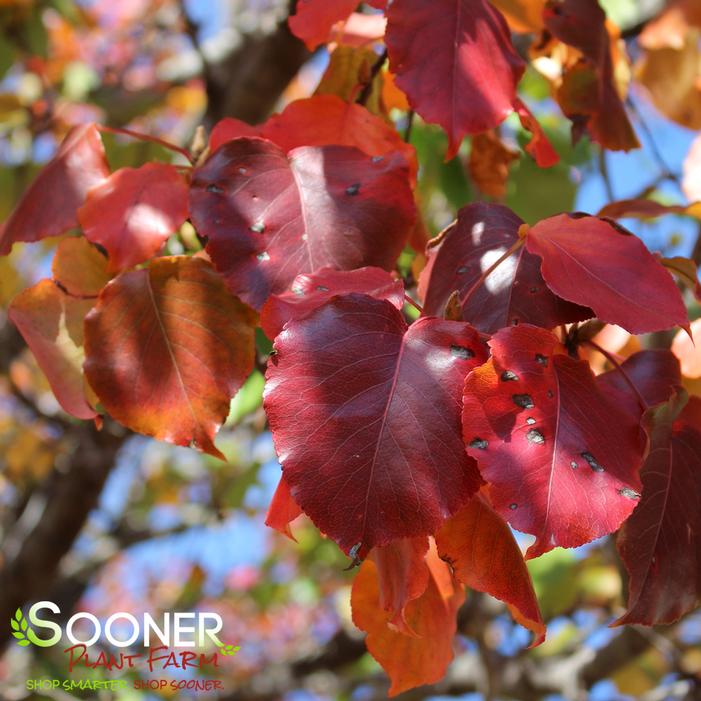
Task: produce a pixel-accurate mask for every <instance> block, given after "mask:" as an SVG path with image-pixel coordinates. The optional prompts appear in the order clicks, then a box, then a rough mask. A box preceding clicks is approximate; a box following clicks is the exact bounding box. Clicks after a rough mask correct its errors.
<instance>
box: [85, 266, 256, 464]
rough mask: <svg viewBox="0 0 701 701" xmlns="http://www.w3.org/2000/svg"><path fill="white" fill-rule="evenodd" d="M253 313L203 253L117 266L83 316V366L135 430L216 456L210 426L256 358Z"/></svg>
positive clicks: (112, 409) (220, 418)
mask: <svg viewBox="0 0 701 701" xmlns="http://www.w3.org/2000/svg"><path fill="white" fill-rule="evenodd" d="M255 321H256V318H255V314H254V313H253V312H252V311H251V310H250V309H249V308H248V307H246V306H244V305H243V304H241V303H240V302H239V301H238V300H236V299H234V298H233V297H231V295H229V293H228V292H227V291H226V288H225V287H224V284H223V282H222V280H221V278H220V277H219V276H218V275H217V274H216V273H215V272H214V271H213V270H212V268H211V267H210V265H209V264H208V263H207V262H206V261H204V260H202V259H201V258H187V257H184V256H182V257H169V258H157V259H155V260H153V261H152V262H151V264H150V265H149V267H148V268H145V269H142V270H135V271H131V272H127V273H122V274H121V275H119V276H117V277H116V278H115V279H114V280H112V282H110V283H109V284H108V285H107V287H105V289H104V290H103V291H102V293H101V294H100V297H99V299H98V302H97V305H96V307H95V309H93V311H92V312H91V313H90V314H89V315H88V316H87V318H86V319H85V356H86V360H85V373H86V376H87V378H88V381H89V382H90V385H91V386H92V388H93V389H94V390H95V392H96V393H97V395H98V397H99V398H100V401H101V402H102V404H103V405H104V406H105V409H106V410H107V411H108V412H109V414H111V415H112V416H113V417H114V419H115V420H117V421H119V422H120V423H122V424H124V425H125V426H127V427H128V428H130V429H132V430H133V431H138V432H139V433H144V434H146V435H148V436H153V437H154V438H158V439H159V440H165V441H168V442H169V443H175V444H176V445H190V444H191V443H193V444H194V445H195V446H196V447H197V448H200V449H201V450H203V451H205V452H207V453H209V454H211V455H215V456H217V457H222V458H223V456H222V454H221V453H220V452H219V450H217V448H216V447H215V446H214V443H213V442H212V441H213V438H214V434H215V433H216V431H217V430H218V429H219V427H220V426H221V424H222V423H223V422H224V419H226V416H227V414H228V412H229V400H230V398H231V397H232V395H233V394H234V393H235V392H236V391H237V390H238V389H239V387H240V386H241V385H242V384H243V381H244V380H245V379H246V377H247V375H248V374H249V373H250V371H251V369H252V367H253V353H254V334H253V327H254V326H255Z"/></svg>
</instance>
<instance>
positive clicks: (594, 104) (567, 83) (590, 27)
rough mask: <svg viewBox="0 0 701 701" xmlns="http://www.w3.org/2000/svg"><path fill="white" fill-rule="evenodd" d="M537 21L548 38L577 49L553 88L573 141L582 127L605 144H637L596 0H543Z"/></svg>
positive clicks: (617, 146)
mask: <svg viewBox="0 0 701 701" xmlns="http://www.w3.org/2000/svg"><path fill="white" fill-rule="evenodd" d="M543 20H544V22H545V26H546V28H547V29H548V30H549V32H550V33H551V34H552V35H553V36H554V37H556V38H557V39H559V40H560V41H562V42H564V43H565V44H569V45H570V46H573V47H574V48H576V49H578V50H579V51H581V53H582V59H581V61H579V62H578V63H577V64H576V65H575V66H574V67H573V68H572V69H571V70H569V71H567V72H566V73H565V75H564V77H563V84H562V86H561V88H560V90H559V92H558V99H559V102H560V104H561V106H562V109H563V111H564V112H565V114H566V115H567V116H568V117H569V118H570V119H571V120H572V121H573V135H574V137H575V140H576V139H577V138H578V136H579V135H580V134H581V131H582V129H586V131H588V132H589V134H590V135H591V137H592V139H593V140H594V141H596V142H598V143H599V144H601V145H602V146H604V147H605V148H608V149H611V150H614V151H620V150H624V151H628V150H630V149H633V148H638V147H639V146H640V144H639V143H638V139H637V138H636V136H635V132H634V131H633V127H632V126H631V124H630V121H629V120H628V115H627V114H626V111H625V108H624V107H623V102H622V101H621V98H620V96H619V94H618V90H617V88H616V84H615V79H614V70H613V60H612V58H611V48H610V42H611V38H610V37H609V33H608V30H607V29H606V13H605V12H604V11H603V10H602V9H601V7H600V6H599V3H598V2H597V0H549V1H548V2H547V4H546V7H545V9H544V11H543Z"/></svg>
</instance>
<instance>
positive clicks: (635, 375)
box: [596, 349, 682, 420]
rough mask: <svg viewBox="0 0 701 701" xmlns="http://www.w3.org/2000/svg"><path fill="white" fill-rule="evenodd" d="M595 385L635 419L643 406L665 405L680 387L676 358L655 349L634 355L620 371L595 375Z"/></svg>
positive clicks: (663, 350)
mask: <svg viewBox="0 0 701 701" xmlns="http://www.w3.org/2000/svg"><path fill="white" fill-rule="evenodd" d="M623 373H625V376H624V375H623ZM626 377H627V378H628V380H629V381H630V382H628V381H626ZM596 382H597V384H598V385H599V387H600V388H601V390H602V391H603V392H608V393H610V396H611V399H613V400H614V401H615V402H616V403H617V404H618V406H620V407H622V408H623V407H624V408H626V409H627V410H628V411H629V412H630V413H631V415H633V416H634V417H635V418H636V419H637V420H639V419H640V418H641V417H642V414H643V412H644V411H645V409H646V407H651V406H654V405H655V404H661V403H662V402H666V401H667V400H668V399H669V398H670V397H671V396H672V394H673V393H674V390H675V388H676V387H677V386H679V385H681V382H682V378H681V371H680V369H679V361H678V360H677V358H676V356H675V355H674V354H673V353H672V352H671V351H669V350H666V349H658V350H644V351H639V352H638V353H634V354H633V355H631V356H630V357H629V358H626V360H625V362H623V363H621V369H620V370H619V369H617V368H614V369H612V370H609V371H608V372H605V373H603V374H601V375H599V376H598V377H597V378H596ZM631 384H632V385H634V386H635V390H634V389H633V388H632V387H631Z"/></svg>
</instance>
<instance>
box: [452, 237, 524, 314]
mask: <svg viewBox="0 0 701 701" xmlns="http://www.w3.org/2000/svg"><path fill="white" fill-rule="evenodd" d="M524 243H525V239H523V238H521V237H519V238H518V239H517V240H516V241H514V243H513V245H512V246H510V247H509V248H508V249H507V250H506V251H504V253H502V255H500V256H499V258H497V259H496V260H495V261H494V262H493V263H492V264H491V265H490V266H489V267H488V268H487V269H486V270H485V271H484V272H483V273H482V274H481V275H480V276H479V278H477V280H476V281H475V283H474V285H472V287H470V289H469V290H468V291H467V292H466V293H465V295H464V297H463V298H462V299H461V300H460V306H461V307H463V308H464V307H465V305H466V304H467V302H468V300H469V299H470V297H472V295H473V294H474V293H475V291H476V290H477V289H478V288H479V287H480V285H482V283H483V282H484V281H485V280H486V279H487V277H488V276H489V275H491V274H492V273H493V272H494V271H495V270H496V269H497V268H498V267H499V266H500V265H501V264H502V263H503V262H504V261H505V260H506V259H507V258H509V257H510V256H512V255H513V254H514V253H516V251H518V249H519V248H521V246H523V244H524Z"/></svg>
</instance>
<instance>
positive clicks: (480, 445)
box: [470, 438, 489, 450]
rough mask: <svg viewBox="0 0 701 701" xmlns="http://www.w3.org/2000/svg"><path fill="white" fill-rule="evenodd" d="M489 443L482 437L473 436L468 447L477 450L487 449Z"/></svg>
mask: <svg viewBox="0 0 701 701" xmlns="http://www.w3.org/2000/svg"><path fill="white" fill-rule="evenodd" d="M488 445H489V443H488V442H487V441H485V440H484V438H473V439H472V440H471V441H470V448H477V449H479V450H487V446H488Z"/></svg>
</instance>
